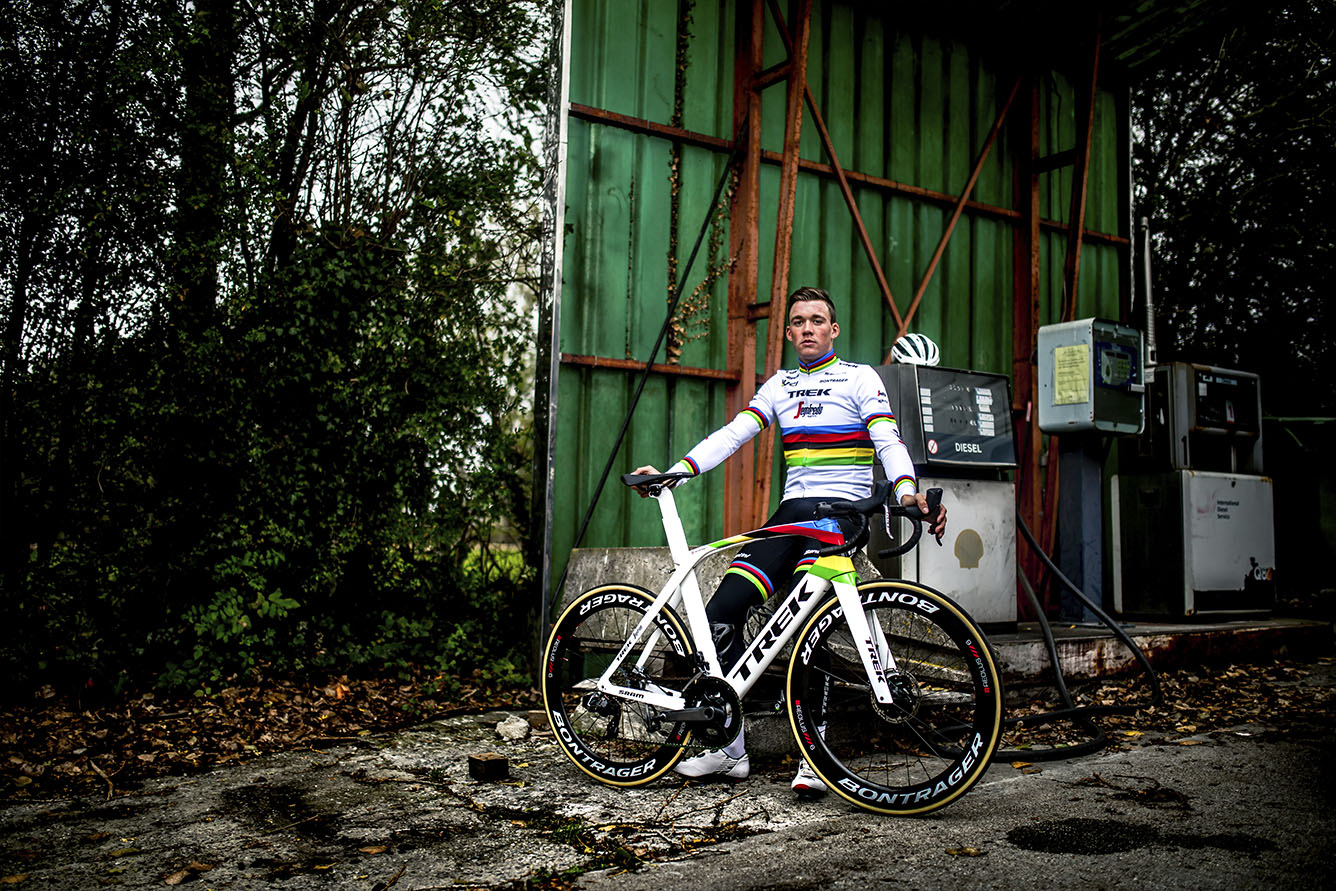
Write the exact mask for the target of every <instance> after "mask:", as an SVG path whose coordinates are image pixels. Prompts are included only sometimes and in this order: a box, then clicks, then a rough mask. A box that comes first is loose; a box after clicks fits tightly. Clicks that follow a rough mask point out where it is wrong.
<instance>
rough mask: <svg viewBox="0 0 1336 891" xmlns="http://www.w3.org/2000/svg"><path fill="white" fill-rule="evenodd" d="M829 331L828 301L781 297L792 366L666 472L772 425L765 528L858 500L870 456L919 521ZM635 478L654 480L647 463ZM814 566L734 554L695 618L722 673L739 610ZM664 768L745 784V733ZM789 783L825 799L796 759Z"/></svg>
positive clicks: (886, 409) (902, 462)
mask: <svg viewBox="0 0 1336 891" xmlns="http://www.w3.org/2000/svg"><path fill="white" fill-rule="evenodd" d="M839 333H840V326H839V325H838V324H837V323H836V321H835V304H834V302H833V301H832V300H831V298H830V295H829V294H827V293H826V292H825V291H823V290H821V289H820V288H813V287H803V288H799V289H797V290H796V291H794V292H793V293H792V294H791V295H789V299H788V304H787V310H786V314H785V329H784V336H785V337H786V338H787V339H788V341H789V342H790V343H792V344H793V348H794V350H795V352H797V354H798V367H797V368H794V369H782V370H780V371H777V372H776V373H775V374H774V376H773V377H771V378H770V379H769V380H767V381H766V382H765V383H764V384H763V385H762V386H761V388H760V389H759V390H757V392H756V395H755V397H753V399H752V401H751V403H750V404H749V405H748V406H747V407H746V408H744V409H743V410H742V411H741V412H739V413H738V415H737V417H735V418H734V419H733V420H732V421H730V422H729V423H728V424H726V425H724V426H723V427H721V428H719V429H718V430H716V431H715V432H714V433H712V434H710V435H709V436H707V437H706V438H705V439H704V440H702V441H701V442H700V443H698V444H697V445H696V446H695V447H694V448H692V449H691V450H690V451H688V452H687V454H686V456H685V457H684V458H682V460H681V461H679V462H677V463H676V464H674V465H673V466H672V467H671V468H669V472H672V473H678V472H681V473H690V474H692V475H693V476H696V475H699V474H701V473H704V472H706V471H708V470H710V469H712V468H714V467H716V466H718V465H719V464H721V463H722V462H723V461H724V459H726V458H728V456H730V455H732V454H733V453H734V452H735V451H737V450H738V449H739V448H741V447H742V446H743V445H744V444H745V443H747V442H748V441H750V440H751V438H752V437H753V436H755V435H756V434H757V433H759V432H761V431H762V430H766V429H768V428H769V427H770V426H771V425H772V424H775V423H778V424H779V429H780V432H781V434H782V439H783V447H784V465H785V475H784V497H783V500H782V501H781V503H780V505H779V507H778V509H776V511H775V513H774V516H772V517H771V518H770V519H769V520H768V521H767V522H766V525H767V526H773V525H776V524H779V523H793V522H801V521H807V520H813V519H815V513H814V512H815V508H816V506H817V505H818V504H819V503H821V502H823V501H831V500H837V499H838V500H850V501H855V500H858V499H861V498H866V497H867V496H868V494H869V493H870V492H871V490H872V462H873V456H874V454H875V455H876V457H877V458H878V459H880V461H881V464H882V467H883V469H884V470H885V471H886V476H887V478H888V479H891V480H894V491H895V497H897V498H898V499H899V501H900V503H901V504H902V505H909V504H917V505H918V506H919V508H920V509H921V510H922V511H923V513H924V514H927V513H928V503H927V499H926V498H925V497H924V496H923V495H921V494H919V493H918V482H917V479H916V478H915V475H914V465H913V463H912V462H911V461H910V458H909V451H908V450H907V449H906V448H905V445H904V442H903V441H901V439H900V432H899V428H898V427H897V426H896V423H895V417H894V415H893V414H892V413H891V406H890V402H889V401H888V400H887V398H886V393H885V392H884V388H883V386H882V382H881V378H880V377H879V376H878V375H877V372H876V371H875V370H874V369H873V368H872V367H871V366H869V365H860V364H856V363H853V362H844V361H841V360H840V359H838V358H837V357H836V356H835V349H834V341H835V338H836V337H838V336H839ZM635 472H636V473H638V474H650V473H658V471H657V470H655V469H654V468H653V467H651V466H648V465H646V466H643V467H638V468H636V470H635ZM642 494H643V493H642ZM929 531H930V532H931V533H932V534H933V535H935V536H936V537H937V541H938V543H939V544H940V543H941V539H942V534H943V533H944V532H945V531H946V508H945V507H944V506H943V507H941V508H940V509H939V512H938V514H937V516H936V517H935V518H933V519H932V521H931V526H930V529H929ZM815 560H816V548H814V547H812V548H809V547H808V546H807V544H806V540H805V539H803V538H800V537H796V536H784V537H780V538H771V539H762V540H759V541H754V542H749V543H748V544H747V545H745V546H744V547H743V548H742V549H741V550H739V551H738V553H737V556H736V557H735V558H734V560H733V562H732V563H731V564H729V567H728V569H727V570H726V571H725V573H724V577H723V579H722V581H721V582H720V584H719V587H718V589H717V590H716V591H715V594H714V596H713V597H712V598H711V599H710V602H709V604H708V605H707V607H706V611H705V612H706V615H707V617H708V618H709V620H710V628H711V633H712V635H713V637H714V640H715V646H716V649H717V650H718V653H719V661H720V662H721V663H722V665H723V667H724V669H725V671H727V670H729V669H730V668H731V667H732V665H733V664H734V663H735V662H736V661H737V659H738V657H739V656H741V655H742V652H743V650H744V646H743V641H742V634H741V628H742V624H743V622H744V620H745V617H746V614H747V610H748V609H749V608H750V607H752V606H754V605H756V604H758V603H760V602H761V601H763V600H765V599H766V598H768V597H769V596H770V595H771V594H773V593H774V592H775V591H776V590H778V591H779V592H780V594H781V596H782V595H783V593H784V592H785V591H786V590H787V588H788V586H789V585H790V584H792V582H793V581H794V580H796V578H797V572H796V570H801V569H802V568H803V567H804V566H806V565H809V564H811V563H813V562H815ZM781 585H782V587H781ZM674 769H675V770H676V771H677V772H678V773H680V774H683V775H685V776H688V777H706V776H720V777H724V778H727V779H733V780H741V779H745V778H746V777H747V775H748V774H749V773H750V771H751V761H750V759H749V758H748V756H747V750H746V744H745V735H744V734H743V733H739V734H738V736H737V738H736V739H735V740H733V742H732V743H730V744H729V745H728V746H726V747H725V748H723V749H710V750H707V751H705V752H703V753H701V754H700V755H697V756H695V757H693V758H686V759H684V760H682V761H681V762H680V763H678V765H677V766H676V768H674ZM792 786H793V789H794V790H795V791H796V792H797V793H798V794H799V796H800V797H815V796H819V795H822V794H824V793H825V792H826V786H825V783H823V782H822V781H821V778H820V777H818V776H817V775H816V774H815V773H814V772H813V771H812V770H811V768H810V767H808V765H807V762H806V761H805V760H803V761H801V762H800V763H799V766H798V773H797V776H795V777H794V779H793V783H792Z"/></svg>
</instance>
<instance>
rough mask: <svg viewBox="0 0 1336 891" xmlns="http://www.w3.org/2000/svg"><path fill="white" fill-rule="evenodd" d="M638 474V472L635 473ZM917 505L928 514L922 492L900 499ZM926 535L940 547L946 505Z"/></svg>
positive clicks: (939, 509)
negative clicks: (932, 538) (934, 539)
mask: <svg viewBox="0 0 1336 891" xmlns="http://www.w3.org/2000/svg"><path fill="white" fill-rule="evenodd" d="M637 473H639V471H637ZM910 505H918V509H919V510H920V511H922V512H923V513H925V514H926V513H928V497H927V496H926V495H924V494H923V493H922V492H919V493H918V494H917V495H903V496H901V498H900V506H901V507H909V506H910ZM928 534H929V535H932V536H934V537H935V538H936V539H937V546H938V547H941V546H942V536H943V535H945V534H946V505H945V504H939V505H937V516H936V517H934V518H933V519H932V520H930V521H928Z"/></svg>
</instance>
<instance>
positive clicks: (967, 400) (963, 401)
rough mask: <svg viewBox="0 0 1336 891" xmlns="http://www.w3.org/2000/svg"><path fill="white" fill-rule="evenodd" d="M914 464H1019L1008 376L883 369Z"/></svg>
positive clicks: (894, 367)
mask: <svg viewBox="0 0 1336 891" xmlns="http://www.w3.org/2000/svg"><path fill="white" fill-rule="evenodd" d="M879 370H880V371H882V372H883V374H882V379H883V380H884V381H886V383H887V386H888V387H891V386H893V387H894V389H893V390H890V391H888V393H889V395H890V398H891V408H892V410H893V411H894V412H895V416H896V418H897V419H898V420H899V422H900V436H901V437H902V438H903V439H904V441H905V445H907V446H908V447H909V455H910V457H911V458H913V459H914V463H915V464H916V465H919V466H922V465H925V464H926V465H940V466H953V467H954V466H959V467H989V468H995V467H1015V466H1016V445H1015V440H1014V437H1013V435H1012V429H1011V414H1010V411H1009V405H1010V402H1009V397H1008V393H1007V389H1008V387H1007V379H1006V378H1005V377H1003V376H1002V375H1000V374H982V373H979V372H974V371H958V370H956V369H952V368H929V367H924V366H916V365H887V366H884V367H883V368H881V369H879Z"/></svg>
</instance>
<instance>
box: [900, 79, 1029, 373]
mask: <svg viewBox="0 0 1336 891" xmlns="http://www.w3.org/2000/svg"><path fill="white" fill-rule="evenodd" d="M1020 86H1021V78H1020V77H1019V76H1017V77H1016V81H1015V83H1013V84H1012V85H1011V92H1010V93H1008V94H1007V101H1006V102H1003V103H1002V110H1001V111H999V112H998V113H997V120H996V121H994V122H993V128H992V129H991V130H989V131H988V138H987V139H985V140H984V143H983V148H982V149H981V150H980V151H979V157H978V159H977V160H975V162H974V169H973V170H972V171H970V178H969V182H967V183H965V189H964V191H962V192H961V193H960V198H959V199H958V200H957V201H956V207H955V210H953V211H952V212H951V219H950V221H949V222H948V223H947V224H946V230H945V231H944V232H942V239H941V241H939V242H937V250H935V251H933V254H932V259H931V260H929V261H928V269H927V271H926V272H924V273H923V280H922V281H920V282H919V286H918V289H917V290H915V291H914V299H913V300H912V301H910V304H909V309H907V310H906V311H905V317H904V319H903V320H899V319H897V320H896V334H895V337H896V340H899V339H900V338H901V337H904V336H905V332H906V331H908V330H909V323H910V322H911V321H912V320H913V318H914V313H916V312H918V305H919V301H921V300H922V299H923V292H924V291H926V290H928V282H930V281H932V274H933V273H934V272H936V271H937V264H938V263H939V262H940V261H941V259H942V254H943V253H945V252H946V244H947V242H948V241H950V240H951V233H952V232H954V231H955V229H956V223H957V222H958V221H959V220H960V214H961V212H962V211H964V210H965V202H967V201H969V197H970V193H971V192H973V191H974V184H975V183H976V182H978V181H979V173H980V172H981V171H982V170H983V164H984V162H985V161H987V160H988V153H989V152H991V151H992V150H993V143H994V142H995V141H996V140H997V134H998V131H1000V130H1001V129H1002V123H1003V122H1004V121H1006V119H1007V112H1008V111H1010V110H1011V103H1012V102H1013V101H1015V99H1016V93H1017V91H1018V90H1019V89H1020ZM890 361H891V354H890V353H889V352H887V353H886V358H885V360H883V362H884V364H887V365H889V364H890Z"/></svg>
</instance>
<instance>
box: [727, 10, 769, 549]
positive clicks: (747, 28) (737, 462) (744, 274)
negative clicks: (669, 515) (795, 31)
mask: <svg viewBox="0 0 1336 891" xmlns="http://www.w3.org/2000/svg"><path fill="white" fill-rule="evenodd" d="M761 4H762V0H751V2H750V3H739V4H738V11H737V27H736V29H735V33H736V35H737V38H736V43H735V45H734V53H733V132H734V133H741V134H742V138H743V139H745V140H746V143H747V144H746V150H745V151H744V152H743V154H742V167H741V170H740V171H739V174H738V185H737V188H736V190H735V191H734V193H733V205H732V207H731V208H730V209H729V226H728V241H729V256H730V257H736V258H737V260H736V263H735V264H734V266H733V272H732V273H731V274H730V275H729V277H728V368H729V370H730V371H736V372H737V374H738V383H737V384H736V385H734V386H730V387H728V388H727V393H726V396H725V400H724V401H725V406H726V409H727V414H728V417H730V418H732V417H733V416H735V415H736V414H737V413H738V412H740V411H742V409H744V408H746V407H747V403H749V402H751V398H752V396H754V395H755V393H756V382H755V372H756V326H755V324H753V322H752V321H751V320H750V319H749V318H748V308H749V307H750V306H751V305H753V304H754V303H755V302H756V290H757V281H758V270H757V264H758V262H759V257H760V250H759V244H760V213H761V211H760V182H761V102H760V97H759V96H757V95H756V94H755V90H754V87H753V82H754V80H755V78H756V73H757V71H758V70H759V69H760V67H761V58H762V50H763V47H764V39H765V32H764V25H765V10H764V8H763V7H762V5H761ZM730 150H731V147H730ZM721 469H722V470H723V471H724V532H725V534H729V535H731V534H734V533H737V532H742V531H745V530H747V529H754V528H755V527H756V524H753V523H752V522H751V521H752V518H753V517H754V515H755V510H754V500H755V498H754V493H755V487H754V485H753V480H754V479H755V478H756V462H755V452H754V450H753V449H739V450H738V454H736V455H735V456H734V457H733V459H732V460H730V461H727V462H725V464H724V467H723V468H721Z"/></svg>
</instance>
